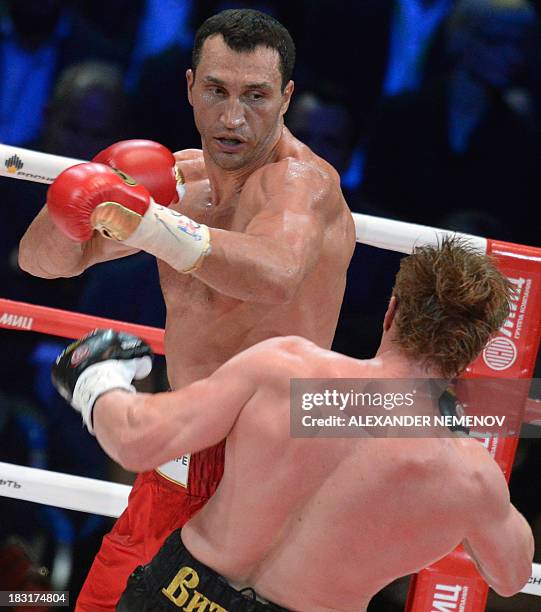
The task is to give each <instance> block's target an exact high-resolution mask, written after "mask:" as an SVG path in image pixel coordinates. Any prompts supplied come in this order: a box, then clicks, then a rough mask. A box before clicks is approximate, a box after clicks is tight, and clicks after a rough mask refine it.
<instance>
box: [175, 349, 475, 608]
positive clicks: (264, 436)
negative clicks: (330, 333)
mask: <svg viewBox="0 0 541 612" xmlns="http://www.w3.org/2000/svg"><path fill="white" fill-rule="evenodd" d="M338 357H339V358H340V359H342V360H343V368H340V366H338V370H341V372H342V375H343V376H346V377H352V376H353V375H354V374H355V373H356V374H357V375H358V376H361V375H362V372H361V371H360V369H359V366H358V365H357V372H355V371H354V370H355V368H353V367H352V363H353V362H354V360H350V359H349V358H346V357H342V356H336V355H335V356H333V360H334V361H335V364H336V363H338V362H337V358H338ZM316 359H317V357H316ZM359 363H360V362H355V364H359ZM338 373H339V372H337V374H338ZM295 375H300V376H303V375H305V376H314V371H313V370H312V371H311V370H310V369H308V370H305V371H304V372H300V373H297V374H295ZM286 382H287V383H288V381H287V379H286ZM287 387H288V384H287V385H284V387H283V388H282V389H281V390H280V392H277V391H276V389H272V388H271V389H268V390H264V389H263V388H261V390H260V391H258V393H257V394H256V395H255V396H254V397H253V399H252V400H251V401H250V402H249V404H248V405H246V406H245V407H244V409H243V411H242V413H241V415H240V417H239V419H238V421H237V424H236V426H235V427H234V429H233V431H232V432H231V434H230V436H229V437H228V441H227V450H226V468H225V473H224V478H223V480H222V483H221V485H220V486H219V488H218V491H217V493H216V494H215V496H214V497H213V498H212V499H211V500H210V501H209V503H208V504H207V506H206V507H205V508H204V509H203V510H202V511H201V512H200V514H199V515H197V517H196V518H195V519H194V520H192V521H191V522H190V523H189V524H188V526H187V527H185V529H184V530H183V539H184V542H185V544H186V546H187V547H188V549H189V550H190V551H191V552H192V554H194V556H195V557H196V558H198V559H199V560H200V561H202V562H204V563H206V564H207V565H209V566H210V567H212V568H213V569H215V570H217V571H218V572H220V573H222V574H223V575H225V576H227V577H228V578H230V579H231V580H233V581H234V582H236V583H238V584H241V585H250V586H253V587H254V589H255V590H256V591H257V592H258V593H260V594H261V595H262V596H263V597H265V598H267V599H269V600H271V601H274V602H275V603H279V604H281V605H284V606H285V607H287V608H292V609H302V610H306V609H310V610H314V611H316V610H319V609H321V610H324V609H327V608H332V609H340V610H346V609H356V610H358V609H359V607H360V606H361V605H366V604H367V602H368V599H369V598H370V597H371V596H372V595H373V594H374V593H375V592H377V591H378V590H379V589H380V588H381V587H382V586H383V585H384V584H386V583H388V582H390V581H391V580H392V579H394V578H395V577H396V576H398V575H405V574H408V573H411V572H413V571H416V570H418V569H420V568H422V567H425V566H426V565H428V564H430V563H431V562H433V561H434V560H436V559H438V558H440V557H442V556H444V555H445V554H446V553H447V552H449V551H450V550H452V549H453V548H454V547H455V546H456V545H458V544H459V543H460V542H461V540H462V539H463V538H464V537H465V535H466V531H467V523H468V520H469V516H470V514H471V512H473V511H474V509H475V508H476V507H477V506H476V504H477V501H476V500H477V497H478V495H476V494H475V493H474V490H473V485H471V484H470V483H471V482H472V476H473V473H474V468H473V465H472V464H470V463H469V462H468V459H467V458H466V459H465V457H467V455H468V452H469V450H468V446H469V444H470V441H469V440H460V439H455V438H439V439H428V438H423V439H405V438H401V439H396V438H395V439H377V438H363V439H351V438H348V439H299V438H297V439H294V438H291V437H290V431H289V421H290V415H289V409H290V408H289V393H288V390H287ZM442 474H443V477H442ZM224 551H226V553H225V554H224ZM375 577H377V580H376V579H375ZM329 592H331V593H333V599H332V600H331V601H329V599H328V597H329V595H328V594H329ZM307 593H310V594H312V597H313V599H312V600H311V601H307V595H306V594H307ZM337 593H338V594H340V595H339V596H338V598H336V594H337ZM318 606H320V607H318Z"/></svg>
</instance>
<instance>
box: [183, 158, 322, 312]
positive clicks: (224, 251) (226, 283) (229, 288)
mask: <svg viewBox="0 0 541 612" xmlns="http://www.w3.org/2000/svg"><path fill="white" fill-rule="evenodd" d="M254 180H260V181H261V183H260V184H259V185H257V186H254V185H253V184H252V185H251V186H250V189H249V190H247V191H246V195H245V194H244V193H243V194H242V195H241V198H242V197H256V198H261V201H262V206H261V212H259V213H258V214H257V215H256V216H255V217H254V218H253V219H252V220H251V221H250V223H249V224H248V226H247V228H246V231H245V232H244V233H240V232H234V231H226V230H220V229H213V228H211V229H210V235H211V245H212V251H211V254H210V255H209V256H208V257H206V258H205V259H204V260H203V264H202V265H201V267H200V268H199V269H197V270H196V271H195V272H193V273H192V274H193V276H196V277H197V278H199V279H200V280H202V281H203V282H204V283H206V284H207V285H209V286H211V287H212V288H213V289H215V290H216V291H219V292H220V293H224V294H225V295H228V296H231V297H234V298H237V299H241V300H247V301H256V302H263V303H265V302H267V303H285V302H288V301H289V300H291V299H292V297H293V296H294V295H295V293H296V291H297V289H298V287H299V286H300V284H301V283H302V281H303V279H304V278H305V277H306V275H307V274H308V273H309V272H310V270H311V269H312V267H313V266H314V265H315V263H316V262H317V260H318V257H319V254H320V251H321V247H322V244H323V236H324V229H325V227H324V225H325V221H326V218H328V217H326V215H328V210H326V206H327V208H328V205H329V199H330V194H331V190H332V189H333V187H332V181H331V179H330V177H327V179H325V177H324V176H323V175H322V174H321V173H320V171H319V170H318V169H317V168H314V167H313V166H310V165H308V164H302V163H300V162H297V161H291V160H283V161H281V162H279V163H277V164H272V165H271V166H268V167H266V168H264V169H263V170H262V175H261V176H260V177H257V179H254Z"/></svg>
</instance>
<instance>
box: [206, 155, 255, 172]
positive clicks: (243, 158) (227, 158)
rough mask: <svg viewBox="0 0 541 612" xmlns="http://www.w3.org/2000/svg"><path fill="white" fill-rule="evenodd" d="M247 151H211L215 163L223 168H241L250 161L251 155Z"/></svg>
mask: <svg viewBox="0 0 541 612" xmlns="http://www.w3.org/2000/svg"><path fill="white" fill-rule="evenodd" d="M246 153H247V152H246V151H231V152H230V151H223V150H213V151H210V156H211V158H212V160H213V161H214V163H215V164H216V165H217V166H219V167H220V168H222V169H223V170H239V169H240V168H244V167H245V166H246V165H247V164H248V163H249V161H250V160H249V157H250V156H249V155H247V154H246Z"/></svg>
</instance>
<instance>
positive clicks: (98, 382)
mask: <svg viewBox="0 0 541 612" xmlns="http://www.w3.org/2000/svg"><path fill="white" fill-rule="evenodd" d="M132 363H133V360H130V361H126V360H117V359H109V360H108V361H101V362H100V363H95V364H94V365H91V366H89V367H88V368H86V369H85V370H84V371H83V373H82V374H81V376H79V378H78V379H77V382H76V383H75V388H74V390H73V398H72V400H71V405H72V406H73V407H74V408H75V410H77V411H78V412H80V413H81V416H82V417H83V422H84V424H85V425H86V426H87V428H88V431H89V432H90V433H91V434H93V433H94V427H93V424H92V408H93V407H94V403H95V402H96V400H97V399H98V397H99V396H100V395H103V394H104V393H107V391H112V390H113V389H123V390H125V391H129V392H130V393H135V387H134V386H133V385H132V384H131V381H132V380H133V370H134V366H133V365H132Z"/></svg>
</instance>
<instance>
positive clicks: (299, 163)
mask: <svg viewBox="0 0 541 612" xmlns="http://www.w3.org/2000/svg"><path fill="white" fill-rule="evenodd" d="M329 169H330V171H327V168H325V167H324V166H322V165H320V164H318V163H317V162H316V161H314V160H309V159H308V160H304V159H299V158H297V157H284V158H282V159H279V160H277V161H275V162H272V163H269V164H265V165H264V166H262V167H261V168H259V169H258V170H256V171H255V172H254V173H253V174H252V175H251V176H250V177H249V178H248V180H247V181H246V183H245V186H244V188H243V191H242V196H244V197H248V198H254V197H256V198H257V197H258V196H259V197H260V198H263V199H264V200H265V201H267V202H268V201H270V198H272V197H274V196H276V197H279V198H281V199H282V201H283V196H284V195H287V196H289V197H288V200H287V201H288V202H291V203H295V202H302V203H303V204H305V205H306V206H307V207H310V206H311V205H312V204H315V203H319V202H327V201H328V200H329V199H333V198H334V199H336V196H337V194H338V192H339V188H340V185H339V180H337V179H336V177H334V176H333V175H332V167H331V166H329Z"/></svg>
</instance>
